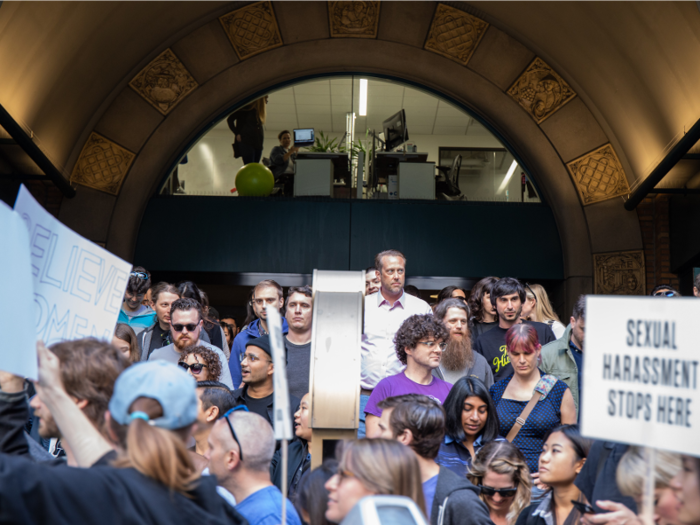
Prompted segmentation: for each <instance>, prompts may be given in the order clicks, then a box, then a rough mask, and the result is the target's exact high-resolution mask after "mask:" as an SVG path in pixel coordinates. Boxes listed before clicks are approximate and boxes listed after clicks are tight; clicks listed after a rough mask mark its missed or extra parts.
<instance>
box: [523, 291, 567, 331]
mask: <svg viewBox="0 0 700 525" xmlns="http://www.w3.org/2000/svg"><path fill="white" fill-rule="evenodd" d="M520 317H521V318H522V319H524V320H526V321H536V322H538V323H544V324H547V325H549V327H550V328H551V329H552V332H554V335H555V336H556V337H557V339H559V338H560V337H561V336H562V335H564V332H565V331H566V326H564V325H563V324H562V322H561V321H560V320H559V316H558V315H557V314H556V312H555V311H554V308H552V303H550V302H549V296H548V295H547V290H545V289H544V287H543V286H542V285H541V284H527V283H525V302H524V303H523V308H522V311H521V312H520Z"/></svg>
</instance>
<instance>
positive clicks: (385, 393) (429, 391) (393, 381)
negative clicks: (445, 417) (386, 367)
mask: <svg viewBox="0 0 700 525" xmlns="http://www.w3.org/2000/svg"><path fill="white" fill-rule="evenodd" d="M450 388H452V383H448V382H447V381H443V380H442V379H439V378H437V377H433V382H432V383H430V384H429V385H420V384H418V383H416V382H414V381H411V380H410V379H409V378H407V377H406V374H404V373H403V372H401V373H400V374H396V375H395V376H389V377H385V378H384V379H382V380H381V381H380V382H379V383H378V384H377V388H375V389H374V390H373V391H372V395H371V396H369V401H368V402H367V406H366V407H365V414H372V415H373V416H377V417H381V416H382V410H381V409H380V408H378V407H377V404H379V402H380V401H382V400H383V399H386V398H387V397H394V396H402V395H404V394H422V395H424V396H428V397H430V398H432V399H434V400H435V401H439V402H440V404H443V403H444V402H445V399H446V398H447V394H449V393H450Z"/></svg>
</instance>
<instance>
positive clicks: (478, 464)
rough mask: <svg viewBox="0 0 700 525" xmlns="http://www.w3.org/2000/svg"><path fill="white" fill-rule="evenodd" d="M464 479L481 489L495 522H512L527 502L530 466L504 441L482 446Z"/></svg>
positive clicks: (513, 446)
mask: <svg viewBox="0 0 700 525" xmlns="http://www.w3.org/2000/svg"><path fill="white" fill-rule="evenodd" d="M467 478H469V481H471V482H472V483H473V484H474V485H476V486H477V487H479V488H480V489H481V494H480V495H479V497H480V498H481V500H482V501H483V502H484V503H486V506H487V507H488V508H489V514H490V516H491V521H493V523H494V524H495V525H513V524H514V523H515V521H516V520H517V519H518V516H519V515H520V512H522V510H523V509H524V508H525V507H527V506H528V505H529V504H530V490H531V488H532V482H531V481H530V469H529V467H528V466H527V463H526V462H525V457H524V456H523V454H522V452H520V451H519V450H518V448H517V447H516V446H515V445H513V444H512V443H508V442H507V441H506V440H502V441H491V442H490V443H487V444H486V445H484V446H483V447H482V448H481V450H479V452H478V453H477V454H476V458H475V459H474V462H473V463H472V465H471V468H470V470H469V474H467Z"/></svg>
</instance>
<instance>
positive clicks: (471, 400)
mask: <svg viewBox="0 0 700 525" xmlns="http://www.w3.org/2000/svg"><path fill="white" fill-rule="evenodd" d="M442 406H443V408H444V409H445V415H446V422H445V440H444V442H443V444H442V445H440V452H439V453H438V457H437V459H436V460H435V461H436V462H437V464H438V465H442V466H443V467H447V468H449V469H450V470H452V471H453V472H455V473H457V474H459V475H460V476H462V477H464V476H465V475H466V473H467V472H468V471H469V465H470V464H471V463H472V461H473V459H474V457H475V456H476V455H477V454H478V453H479V449H481V447H483V446H484V445H486V444H487V443H489V442H491V441H494V440H499V441H505V440H504V439H503V438H502V437H500V436H499V435H498V414H497V413H496V407H495V406H494V404H493V400H492V399H491V395H490V394H489V391H488V389H487V388H486V386H485V385H484V383H482V382H481V381H479V380H478V379H476V378H472V377H463V378H461V379H459V380H458V381H457V382H456V383H455V384H454V385H453V386H452V389H451V390H450V393H449V394H448V396H447V399H445V402H444V403H443V405H442Z"/></svg>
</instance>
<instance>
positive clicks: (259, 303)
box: [251, 298, 279, 306]
mask: <svg viewBox="0 0 700 525" xmlns="http://www.w3.org/2000/svg"><path fill="white" fill-rule="evenodd" d="M277 301H279V299H273V298H267V299H253V300H252V301H251V303H255V304H256V305H257V306H262V305H264V304H275V303H276V302H277Z"/></svg>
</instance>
